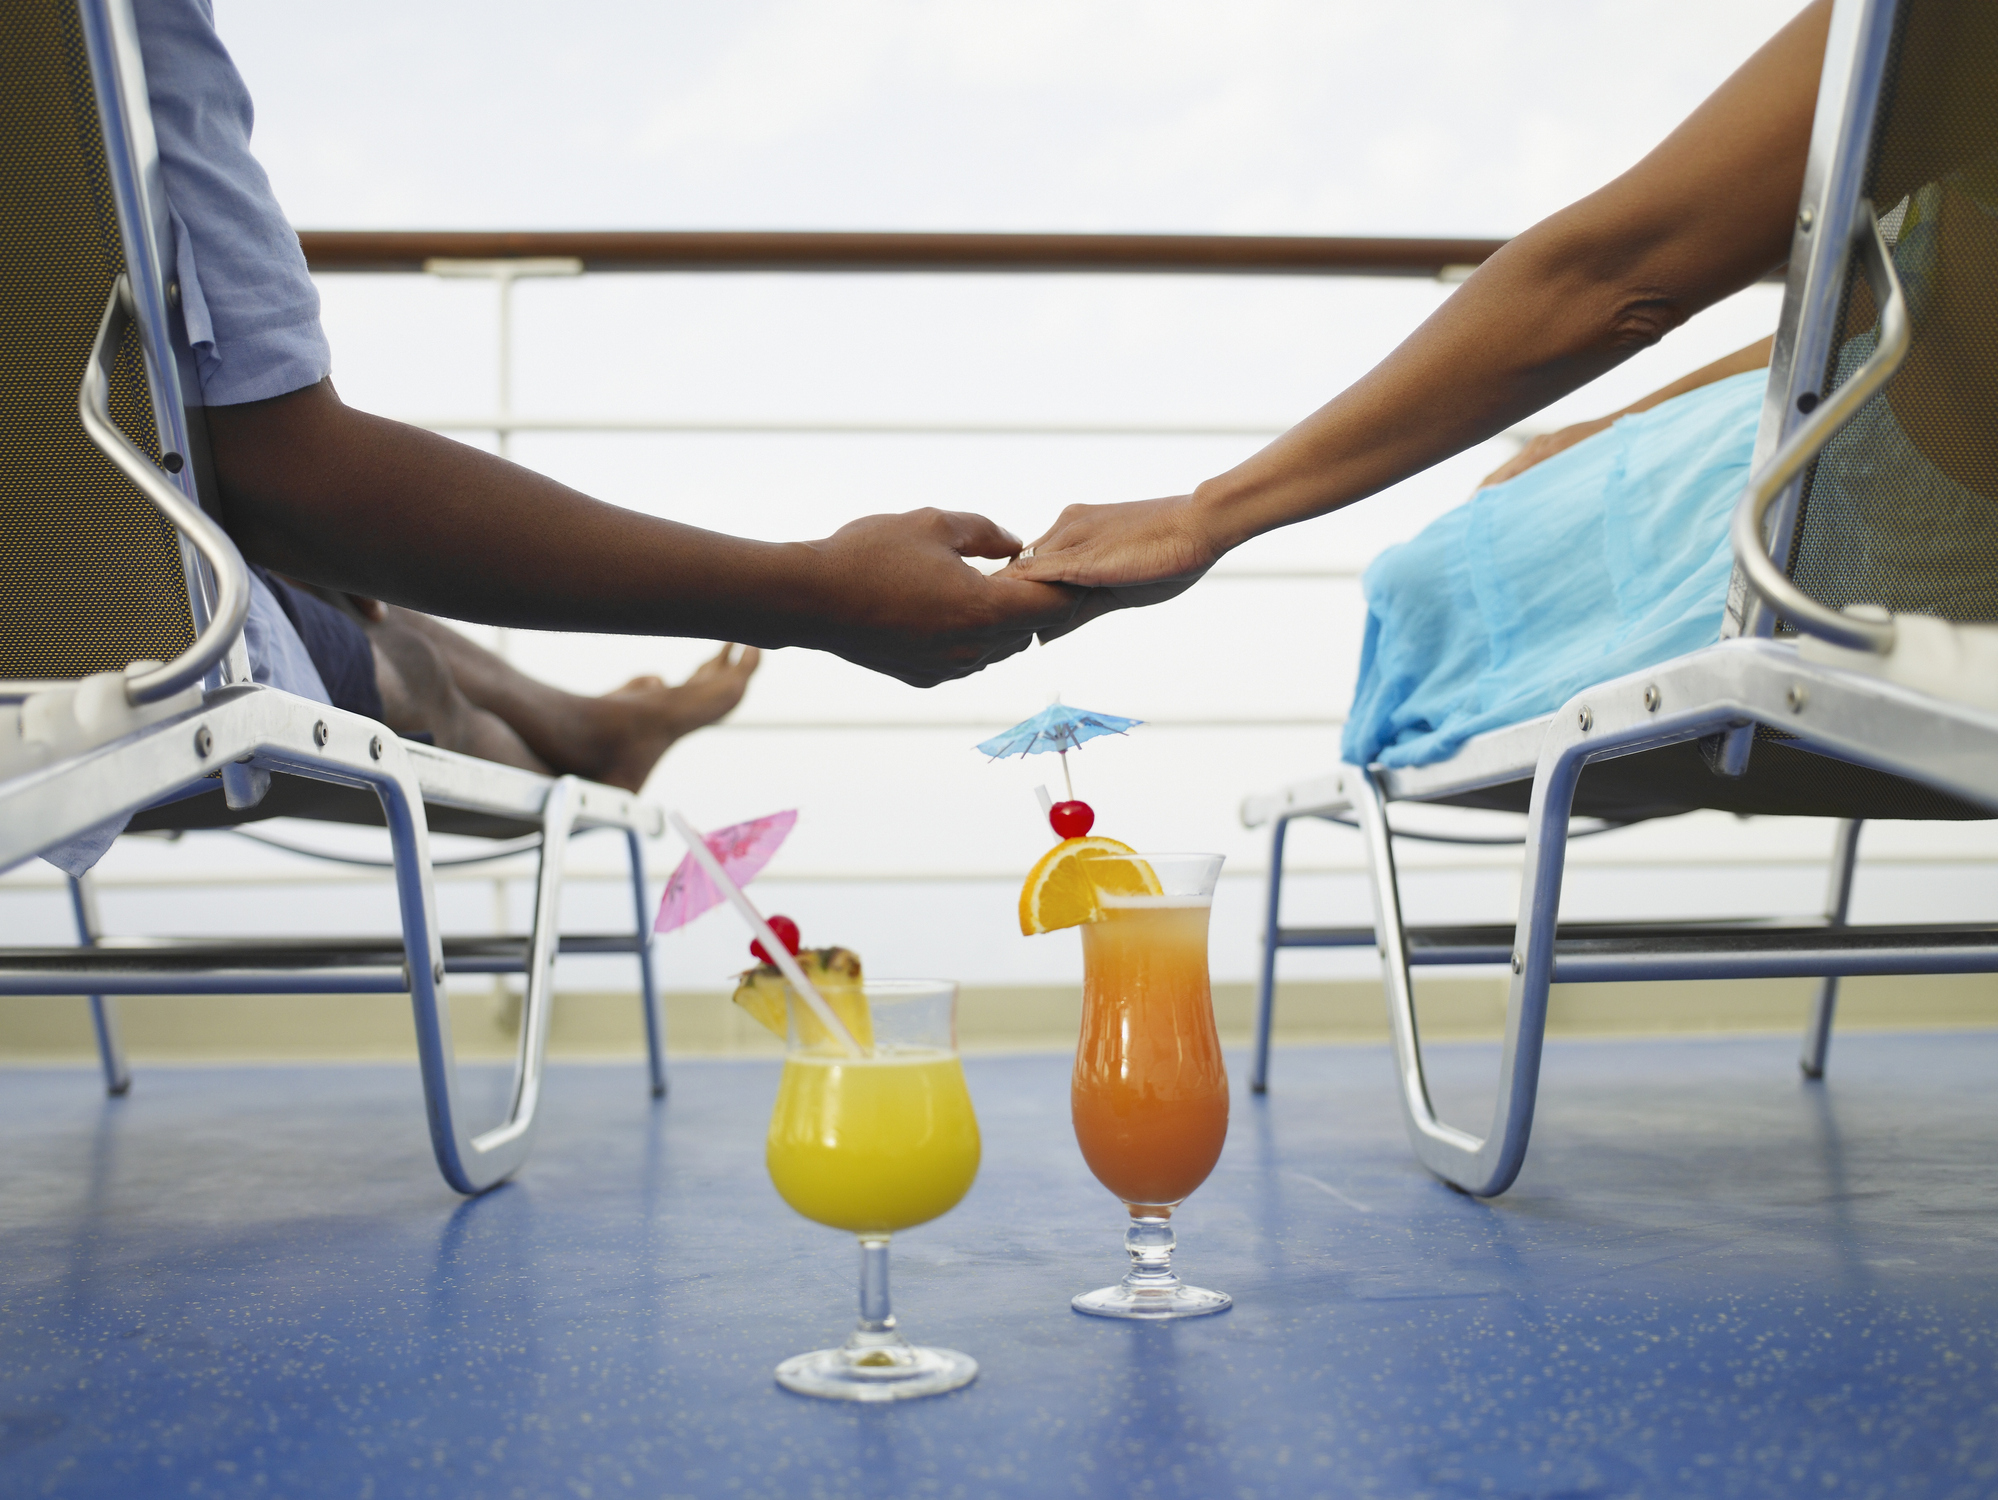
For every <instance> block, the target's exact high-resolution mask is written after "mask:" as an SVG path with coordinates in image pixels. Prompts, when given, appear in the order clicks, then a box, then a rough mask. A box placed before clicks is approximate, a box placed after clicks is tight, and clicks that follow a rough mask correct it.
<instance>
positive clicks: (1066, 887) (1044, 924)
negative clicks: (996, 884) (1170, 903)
mask: <svg viewBox="0 0 1998 1500" xmlns="http://www.w3.org/2000/svg"><path fill="white" fill-rule="evenodd" d="M1104 856H1111V857H1109V858H1105V857H1104ZM1116 856H1123V857H1122V858H1118V857H1116ZM1099 893H1102V894H1107V895H1112V896H1160V895H1163V894H1165V890H1164V887H1162V886H1161V885H1160V884H1159V878H1158V876H1157V875H1156V874H1154V873H1153V872H1152V867H1151V866H1150V865H1148V864H1146V863H1145V862H1144V861H1143V860H1142V859H1139V858H1138V857H1137V851H1136V850H1134V849H1133V848H1132V847H1131V846H1130V845H1129V844H1120V843H1118V842H1117V840H1115V839H1105V838H1086V839H1063V840H1062V841H1061V842H1060V843H1059V844H1056V845H1055V846H1054V848H1052V849H1050V850H1048V852H1047V853H1046V854H1043V855H1042V856H1041V858H1040V862H1039V863H1038V864H1036V865H1035V866H1034V868H1033V870H1032V871H1031V872H1030V873H1029V874H1028V876H1027V883H1026V884H1025V885H1023V886H1021V887H1020V931H1021V932H1022V933H1024V934H1025V935H1026V936H1028V937H1032V936H1033V935H1034V934H1035V933H1039V932H1054V931H1057V930H1059V929H1060V928H1063V927H1079V926H1081V925H1082V924H1083V923H1084V922H1094V921H1097V920H1098V919H1099V918H1100V917H1101V916H1102V902H1101V901H1100V900H1099V899H1098V896H1099Z"/></svg>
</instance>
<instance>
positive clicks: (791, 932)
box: [749, 803, 1067, 968]
mask: <svg viewBox="0 0 1998 1500" xmlns="http://www.w3.org/2000/svg"><path fill="white" fill-rule="evenodd" d="M1063 805H1064V806H1066V805H1067V804H1066V803H1064V804H1063ZM770 930H771V931H772V932H774V933H776V934H777V941H778V942H780V943H782V944H783V945H784V951H785V952H787V953H789V954H790V955H791V956H792V957H793V958H796V957H797V956H798V924H797V923H796V922H793V921H792V920H791V919H790V918H789V917H772V918H771V919H770ZM749 952H750V956H751V957H752V958H756V959H758V960H760V961H761V962H763V963H766V964H770V965H771V966H772V967H773V968H774V967H775V966H776V960H774V959H773V958H771V956H770V955H769V954H768V953H766V952H765V951H764V948H763V941H762V939H760V938H759V939H758V940H757V941H755V942H753V943H751V944H750V945H749Z"/></svg>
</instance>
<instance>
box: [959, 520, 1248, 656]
mask: <svg viewBox="0 0 1998 1500" xmlns="http://www.w3.org/2000/svg"><path fill="white" fill-rule="evenodd" d="M1224 550H1225V549H1224V548H1222V547H1221V546H1219V545H1218V544H1217V543H1216V541H1215V540H1214V538H1213V537H1212V535H1211V534H1210V533H1209V531H1208V528H1207V527H1206V525H1205V524H1204V519H1203V514H1202V512H1201V510H1200V508H1199V505H1198V503H1197V502H1196V501H1195V499H1194V497H1193V496H1191V495H1168V496H1166V497H1165V498H1163V499H1159V500H1131V501H1127V502H1125V503H1123V504H1121V505H1071V506H1069V507H1068V509H1066V510H1064V511H1063V512H1062V513H1061V515H1060V517H1059V518H1058V519H1057V520H1056V521H1055V523H1054V525H1053V526H1051V527H1049V528H1048V530H1047V531H1045V532H1044V533H1042V534H1041V535H1040V536H1039V537H1037V538H1036V539H1035V540H1034V542H1033V544H1032V545H1031V546H1029V547H1028V548H1027V549H1026V550H1025V551H1023V552H1022V553H1021V554H1020V555H1019V556H1018V557H1016V558H1014V559H1013V561H1012V562H1011V563H1010V564H1008V565H1007V567H1006V568H1005V569H1004V570H1002V571H1001V572H1000V573H999V574H997V575H996V576H998V577H1001V578H1018V579H1023V580H1027V581H1031V582H1034V583H1066V584H1072V585H1081V586H1083V587H1086V588H1088V589H1089V594H1088V595H1087V596H1086V597H1085V598H1084V599H1083V601H1082V604H1081V606H1080V607H1079V608H1078V609H1077V610H1076V612H1075V614H1074V616H1073V617H1072V618H1071V619H1069V620H1066V621H1064V622H1062V623H1061V624H1060V625H1058V626H1054V627H1051V628H1043V629H1042V630H1041V632H1040V637H1041V639H1042V640H1043V641H1051V640H1053V639H1054V638H1055V637H1056V636H1061V635H1066V634H1068V632H1069V631H1071V630H1073V629H1075V628H1076V627H1077V626H1078V625H1084V624H1087V623H1088V622H1089V621H1091V620H1093V619H1095V618H1096V617H1097V616H1098V615H1102V614H1108V613H1109V612H1110V611H1111V610H1113V609H1129V608H1132V607H1134V606H1138V605H1145V604H1159V603H1162V602H1163V601H1165V600H1167V599H1170V598H1173V597H1174V596H1175V595H1177V594H1181V593H1184V592H1185V591H1186V590H1187V589H1189V588H1191V587H1192V586H1193V585H1194V584H1195V583H1197V582H1198V581H1199V580H1200V577H1201V575H1202V574H1204V573H1205V572H1206V571H1207V570H1208V569H1209V568H1211V567H1213V566H1214V563H1215V561H1216V559H1217V558H1219V557H1220V555H1221V553H1222V552H1223V551H1224Z"/></svg>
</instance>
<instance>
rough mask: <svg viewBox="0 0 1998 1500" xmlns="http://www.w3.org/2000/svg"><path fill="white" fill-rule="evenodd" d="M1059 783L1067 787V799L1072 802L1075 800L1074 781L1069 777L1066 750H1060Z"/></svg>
mask: <svg viewBox="0 0 1998 1500" xmlns="http://www.w3.org/2000/svg"><path fill="white" fill-rule="evenodd" d="M1061 784H1062V785H1063V786H1065V787H1067V788H1068V800H1069V801H1071V802H1073V801H1074V800H1075V783H1074V782H1073V781H1072V780H1070V779H1069V774H1068V752H1067V751H1066V750H1064V751H1062V752H1061Z"/></svg>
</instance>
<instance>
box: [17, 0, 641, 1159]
mask: <svg viewBox="0 0 1998 1500" xmlns="http://www.w3.org/2000/svg"><path fill="white" fill-rule="evenodd" d="M79 12H80V16H81V19H82V22H83V29H84V35H85V40H86V43H87V45H88V48H89V52H90V60H91V70H92V74H93V80H94V83H95V88H96V94H97V103H98V110H99V117H100V120H101V122H102V124H103V131H104V146H105V155H106V158H107V163H108V165H109V168H110V172H109V176H110V180H111V185H112V191H113V198H114V201H115V204H116V207H117V212H118V219H119V226H120V232H121V237H122V239H123V242H124V248H125V261H126V267H127V270H126V273H125V275H123V276H121V277H119V278H118V282H117V285H116V286H115V287H114V288H113V291H112V294H111V297H110V301H109V303H108V305H107V307H106V309H105V313H104V317H103V320H102V323H101V324H100V327H99V330H98V335H97V340H96V346H95V348H94V350H93V353H92V356H91V358H90V360H89V362H88V365H87V368H86V370H85V374H84V378H83V384H82V388H81V390H80V392H79V397H78V417H79V421H80V422H81V423H82V425H83V427H84V429H85V431H86V432H87V433H88V434H89V436H90V437H91V439H92V441H93V442H95V443H96V445H97V446H98V447H99V448H100V449H101V450H102V451H103V452H104V453H105V454H106V455H107V456H108V457H110V458H111V459H112V461H113V462H114V463H115V464H117V465H118V467H119V468H120V469H121V470H122V471H123V472H124V473H125V475H126V476H127V477H128V478H130V479H131V481H132V482H133V484H134V485H135V486H136V487H137V488H138V490H139V492H140V493H141V494H142V495H144V496H145V497H146V499H147V500H149V501H150V502H151V503H152V504H153V506H154V507H155V508H156V509H158V510H159V512H160V513H161V515H163V516H164V517H165V518H166V519H167V520H168V521H169V522H170V523H171V524H173V525H174V526H175V527H176V528H177V530H178V531H179V533H180V536H181V538H182V555H183V559H184V561H185V562H186V565H187V566H186V572H187V578H188V586H189V596H190V603H191V606H192V609H193V616H194V621H195V625H196V637H195V640H194V642H193V644H192V645H191V646H190V647H189V648H188V650H187V651H186V652H185V653H184V654H183V655H182V656H181V657H179V658H178V659H177V660H175V661H172V662H168V663H164V664H162V663H153V662H137V663H134V664H133V665H132V666H131V667H130V668H129V669H127V670H126V671H125V672H123V673H104V674H100V675H99V677H97V678H85V679H83V680H82V681H81V682H74V683H72V682H34V681H27V682H6V683H0V869H6V868H9V867H11V866H13V865H15V864H17V863H19V862H20V861H22V860H25V859H29V858H32V857H34V856H35V855H37V854H40V853H42V852H44V851H45V850H48V849H50V848H52V847H54V846H55V845H57V844H60V843H62V842H64V841H66V840H68V839H71V838H74V837H76V836H77V835H78V834H81V833H83V832H85V831H87V830H88V829H91V828H93V827H96V826H98V825H100V824H102V823H104V822H106V821H107V820H109V819H112V818H115V817H119V816H122V815H127V814H130V813H133V812H136V811H139V810H141V809H143V808H146V807H150V806H153V805H156V804H158V803H159V802H161V801H163V800H165V799H169V798H171V797H173V796H174V795H175V794H176V793H183V792H185V791H186V790H187V789H188V788H189V787H192V786H197V785H199V784H200V783H201V781H202V780H203V779H204V778H207V777H210V776H217V777H219V778H220V779H221V782H222V785H223V789H224V792H225V795H226V797H227V800H228V803H229V805H230V806H231V807H234V808H244V807H250V806H254V805H255V804H256V803H257V802H258V801H260V800H261V799H262V797H263V795H264V794H265V792H266V790H267V789H268V787H269V778H270V776H271V775H272V774H273V773H276V774H283V775H292V776H299V777H305V778H308V779H311V780H315V781H323V782H330V783H334V784H337V785H343V786H349V787H356V788H363V789H367V790H370V791H372V792H374V793H375V795H376V796H377V797H378V798H379V800H380V803H381V808H382V813H383V818H384V822H385V823H386V825H387V829H388V834H389V841H390V846H391V851H392V862H393V867H394V871H395V880H396V891H397V897H398V905H399V910H400V917H401V927H402V931H401V935H400V937H399V938H393V939H383V940H376V939H368V938H357V939H350V940H344V941H343V940H327V939H309V940H298V941H291V942H287V941H271V940H267V939H260V940H249V941H243V942H214V941H206V940H197V941H181V940H172V939H109V938H105V937H104V936H102V930H101V926H100V924H99V922H98V919H97V914H96V908H95V901H94V893H93V892H92V891H91V889H90V887H89V885H88V883H87V882H86V881H73V882H72V884H71V887H70V895H71V900H72V907H73V912H74V915H75V919H76V923H77V933H78V939H79V946H77V947H75V948H35V949H9V950H0V994H10V995H82V996H87V997H89V999H90V1001H91V1006H92V1016H93V1020H94V1022H95V1025H96V1031H97V1038H98V1047H99V1056H100V1059H101V1061H102V1064H103V1069H104V1076H105V1083H106V1087H107V1089H108V1090H109V1091H110V1092H111V1093H112V1094H114V1095H115V1094H122V1093H124V1092H125V1091H126V1090H127V1089H128V1088H129V1087H130V1083H131V1073H130V1069H129V1067H128V1065H127V1063H126V1060H125V1056H124V1048H123V1045H122V1041H121V1039H120V1037H119V1033H118V1026H117V1017H116V1013H115V1010H114V1009H113V1007H112V1002H111V1001H110V999H109V998H108V997H109V996H111V995H115V994H171V995H200V994H276V993H312V994H320V993H338V994H365V993H389V994H395V993H403V992H407V993H408V995H409V996H410V1002H411V1007H412V1010H413V1012H414V1017H415V1027H416V1042H417V1054H418V1059H419V1062H420V1067H421V1074H422V1078H423V1086H424V1095H425V1099H426V1102H427V1107H428V1116H429V1124H430V1135H431V1142H432V1146H433V1148H434V1150H435V1153H436V1157H437V1163H438V1166H439V1168H440V1169H441V1170H442V1172H443V1175H444V1178H445V1180H446V1181H447V1182H449V1183H450V1185H451V1186H452V1187H453V1188H455V1189H457V1190H458V1191H459V1192H462V1193H468V1194H469V1193H478V1192H482V1191H484V1190H485V1189H487V1188H489V1187H492V1186H493V1185H495V1184H496V1183H499V1182H501V1181H503V1180H505V1179H506V1178H507V1177H508V1176H509V1175H511V1174H512V1173H513V1172H514V1171H515V1170H516V1169H518V1167H519V1166H520V1164H521V1162H522V1161H524V1160H525V1158H526V1156H527V1154H528V1152H529V1150H530V1149H531V1147H532V1145H533V1141H534V1135H535V1131H536V1128H537V1125H538V1122H539V1113H538V1106H539V1103H540V1096H541V1082H542V1073H543V1064H544V1060H545V1057H546V1052H547V1040H548V1022H549V1009H550V1005H551V1002H552V985H553V979H554V965H555V958H556V956H557V954H558V953H561V952H572V953H574V952H582V953H612V952H616V953H630V954H633V955H634V956H635V957H636V958H637V961H638V966H639V976H640V988H641V994H642V1007H643V1014H644V1020H645V1028H646V1041H647V1048H648V1053H649V1060H650V1072H651V1086H652V1093H653V1095H654V1096H655V1097H657V1096H659V1095H662V1094H664V1092H665V1090H666V1074H665V1067H664V1052H665V1031H664V1019H663V1016H662V1013H661V1010H660V1004H659V994H658V988H657V984H656V982H655V978H654V974H653V969H652V961H651V932H650V927H651V912H650V909H649V902H648V898H647V892H646V888H645V871H644V860H643V847H642V843H641V836H648V837H658V836H659V835H660V834H661V833H663V831H664V826H665V820H664V816H663V814H662V813H661V812H660V811H659V809H657V808H655V807H651V806H648V805H646V804H643V803H641V802H640V801H639V800H638V799H637V798H635V797H633V796H632V795H631V794H630V793H627V792H624V791H620V790H618V789H616V788H613V787H606V786H599V785H596V784H594V783H590V782H586V781H583V780H580V779H579V778H577V777H574V776H562V777H554V778H551V777H547V776H541V775H536V774H534V773H531V772H527V771H522V770H518V769H515V768H513V767H508V766H501V765H496V764H492V763H490V762H486V761H479V760H475V759H472V758H471V757H468V756H463V755H456V754H452V753H451V752H448V751H443V750H438V749H434V748H432V747H430V746H427V745H421V744H416V743H413V742H410V741H405V740H403V739H401V738H399V737H398V736H397V735H396V734H395V733H394V732H393V731H391V730H389V729H388V728H386V727H385V726H384V725H381V724H379V723H376V722H375V721H373V720H371V719H368V718H365V717H363V716H361V715H358V714H352V713H347V712H344V711H342V710H339V709H335V708H331V707H329V706H327V705H326V704H323V703H315V702H313V701H311V700H308V699H305V698H300V697H297V696H295V695H293V694H289V693H284V692H280V691H277V690H275V689H272V688H268V687H263V686H259V685H256V684H254V683H253V682H251V680H250V674H249V670H248V657H247V653H246V651H245V650H244V647H243V641H242V622H243V618H244V615H245V612H246V608H247V600H248V570H247V568H246V567H245V565H244V563H243V560H242V557H241V556H240V554H239V553H238V552H237V551H236V548H235V546H234V544H233V543H232V542H231V541H230V540H229V538H228V536H227V535H226V534H225V533H224V532H223V531H222V530H221V528H220V527H218V526H216V525H215V524H214V523H213V522H212V521H210V520H209V519H208V517H207V515H206V514H205V513H204V512H203V511H202V509H201V504H200V493H199V488H198V483H197V471H198V469H199V468H200V467H201V466H200V465H198V464H196V463H192V462H186V461H184V460H181V461H175V459H174V458H173V457H170V459H169V462H168V465H167V467H166V468H165V469H162V467H161V466H159V465H156V464H155V463H154V462H153V461H152V460H151V459H150V458H149V457H148V456H147V455H146V454H145V453H143V452H142V451H141V450H139V449H138V448H137V447H135V446H134V445H133V444H132V443H131V441H130V440H129V439H127V438H126V437H125V435H124V433H123V432H121V431H120V430H119V429H118V427H117V426H116V424H115V423H114V422H113V421H112V420H111V417H110V412H109V404H108V385H109V370H110V364H111V361H112V359H113V358H114V357H115V353H116V350H117V349H118V347H119V341H120V339H121V338H122V337H123V335H124V333H125V330H126V326H127V324H128V323H132V322H135V323H136V324H137V326H138V329H139V333H140V340H141V347H142V349H143V351H144V356H145V363H146V374H147V378H148V384H149V389H150V392H151V395H152V400H153V407H154V416H155V419H156V421H157V423H158V425H159V435H160V440H161V448H162V451H163V453H165V454H167V455H170V456H181V455H189V454H190V452H191V450H192V449H193V446H194V441H193V440H194V439H195V438H197V437H198V429H199V419H198V415H197V414H195V413H192V412H190V411H189V410H188V409H187V408H186V406H185V404H184V392H185V391H186V390H188V389H193V388H196V387H194V385H193V374H192V365H191V357H190V355H189V352H188V348H187V343H186V338H185V331H184V329H183V328H182V327H181V326H180V324H179V322H178V319H177V317H175V316H173V315H172V314H171V312H170V307H171V304H172V299H171V298H170V296H169V295H168V289H167V287H166V285H165V283H164V280H163V275H162V267H163V266H165V265H166V264H168V263H169V262H170V256H169V253H168V247H169V244H170V241H169V240H168V238H167V222H166V216H165V199H164V197H163V195H162V194H161V192H160V189H159V168H158V159H157V152H156V148H155V145H154V141H153V136H152V128H151V116H150V112H149V106H148V104H147V97H146V90H145V78H144V73H143V68H142V66H141V64H140V60H139V50H138V40H137V33H136V30H135V28H134V26H133V23H132V18H131V14H130V10H129V5H128V3H127V0H79ZM86 707H87V710H88V711H85V710H86ZM58 722H59V723H60V724H61V725H62V726H63V728H62V731H61V732H60V733H55V734H53V735H51V734H50V733H48V732H47V731H48V726H49V725H51V724H55V723H58ZM93 725H94V726H95V727H94V728H93ZM36 726H40V730H39V731H37V729H36ZM79 726H81V728H79ZM38 733H39V738H38ZM426 803H429V804H432V805H436V806H442V807H448V808H456V809H463V810H466V811H470V812H474V813H479V814H484V815H488V816H491V817H495V818H500V819H506V820H510V821H513V822H517V823H525V824H528V825H530V826H533V827H538V829H539V830H540V861H539V870H538V873H537V876H536V881H535V898H534V916H533V922H532V927H531V930H530V932H529V934H528V935H527V937H526V938H524V939H521V938H512V939H507V938H502V939H472V940H447V939H445V938H444V937H443V936H442V935H441V933H440V932H439V930H438V924H437V912H436V905H437V903H436V894H435V888H434V882H433V876H432V872H433V863H432V860H431V857H430V833H429V824H428V821H427V819H426V816H425V812H424V808H425V804H426ZM595 828H612V829H617V830H619V831H621V832H622V833H623V834H624V836H625V843H626V850H627V854H628V856H629V861H630V871H631V886H632V896H633V903H634V917H635V926H634V929H633V931H632V933H631V934H630V935H628V936H627V935H623V934H613V935H608V936H602V935H600V936H590V937H571V938H567V939H564V938H562V937H561V935H560V931H559V921H560V909H559V908H560V898H561V890H562V873H563V856H564V853H565V851H566V849H567V847H568V842H569V839H570V837H571V835H572V834H574V833H576V832H579V831H585V830H589V829H595ZM452 972H459V973H520V974H523V975H525V977H526V989H525V996H524V999H523V1003H522V1008H521V1021H520V1037H519V1046H518V1050H517V1055H516V1059H515V1065H514V1081H513V1088H512V1093H511V1097H510V1100H509V1103H508V1107H507V1112H506V1116H505V1119H504V1120H503V1121H502V1123H501V1124H499V1125H498V1126H496V1127H494V1128H493V1129H490V1130H487V1131H484V1132H481V1133H476V1134H475V1133H473V1131H472V1130H471V1129H470V1127H469V1126H468V1125H467V1124H466V1122H465V1119H464V1112H463V1108H462V1096H461V1093H460V1090H459V1087H458V1076H457V1063H456V1053H455V1050H454V1048H453V1046H452V1041H451V1020H450V1011H449V1007H448V1004H447V1002H446V998H445V978H446V976H447V974H449V973H452Z"/></svg>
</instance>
